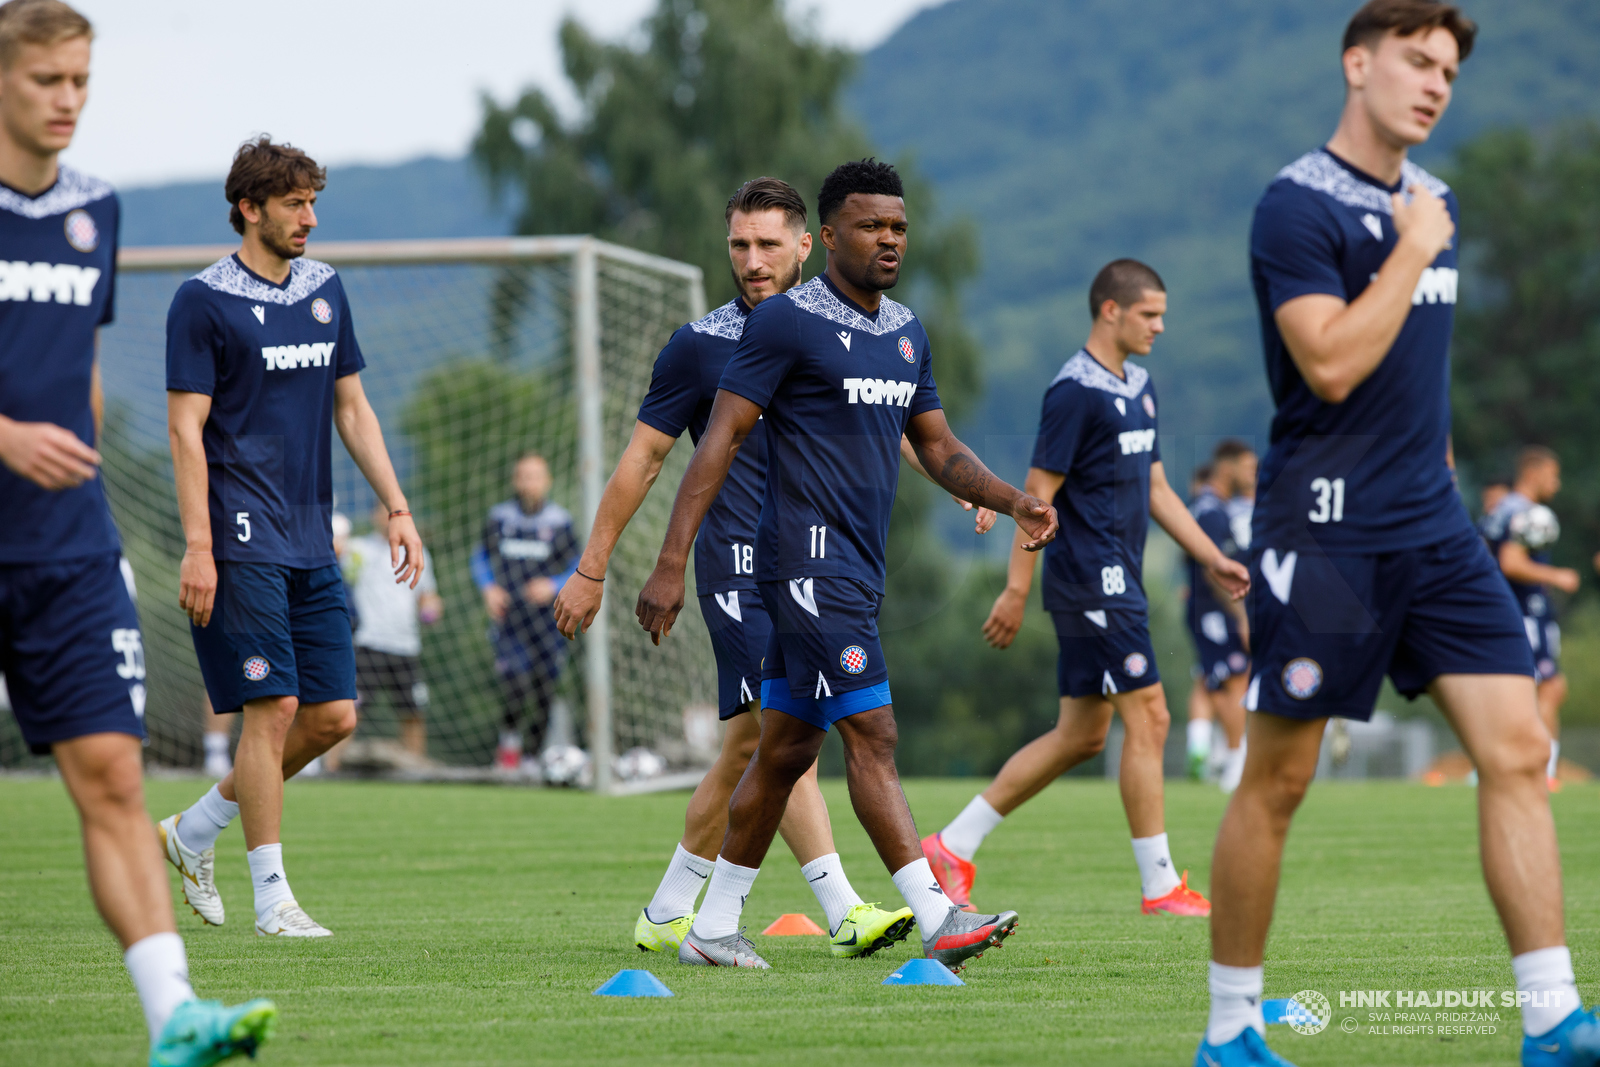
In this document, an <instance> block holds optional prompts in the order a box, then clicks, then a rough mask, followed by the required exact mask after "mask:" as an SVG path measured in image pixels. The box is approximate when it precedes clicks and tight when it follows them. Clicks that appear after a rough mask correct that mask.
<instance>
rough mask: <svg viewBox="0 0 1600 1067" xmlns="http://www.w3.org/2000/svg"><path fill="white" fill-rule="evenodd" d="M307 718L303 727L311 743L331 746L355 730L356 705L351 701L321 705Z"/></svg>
mask: <svg viewBox="0 0 1600 1067" xmlns="http://www.w3.org/2000/svg"><path fill="white" fill-rule="evenodd" d="M308 719H309V721H307V722H306V723H305V728H306V733H307V734H308V735H309V738H308V739H309V740H310V741H311V742H312V744H313V745H317V746H323V747H325V748H331V747H333V746H334V745H337V744H338V743H339V742H340V741H343V740H344V739H345V738H347V737H349V736H350V735H351V734H353V733H355V732H356V706H355V704H354V703H353V702H352V701H348V700H341V701H337V702H335V703H332V704H324V705H321V706H320V707H319V708H318V709H317V711H316V713H315V714H314V715H311V716H308Z"/></svg>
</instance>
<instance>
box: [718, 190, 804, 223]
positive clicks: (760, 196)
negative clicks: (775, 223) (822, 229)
mask: <svg viewBox="0 0 1600 1067" xmlns="http://www.w3.org/2000/svg"><path fill="white" fill-rule="evenodd" d="M735 211H743V212H747V213H748V212H752V211H782V212H783V218H784V221H785V222H787V223H788V224H789V225H790V226H791V227H793V228H795V229H799V230H803V229H805V228H806V201H805V197H803V196H801V195H800V194H799V193H797V192H795V189H794V186H792V185H790V184H789V183H788V182H786V181H784V180H783V179H781V178H751V179H750V180H749V181H747V182H745V183H744V184H743V185H741V186H739V188H738V189H737V190H735V191H734V194H733V195H732V196H730V197H728V210H727V213H726V214H725V215H724V216H723V220H722V221H723V222H732V221H733V213H734V212H735Z"/></svg>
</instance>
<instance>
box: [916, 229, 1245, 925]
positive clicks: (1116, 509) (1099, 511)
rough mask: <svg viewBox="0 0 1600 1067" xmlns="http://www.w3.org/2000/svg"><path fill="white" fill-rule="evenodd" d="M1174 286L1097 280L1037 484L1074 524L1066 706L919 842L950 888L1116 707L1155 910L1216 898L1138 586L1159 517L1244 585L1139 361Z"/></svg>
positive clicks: (1027, 567)
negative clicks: (1203, 520)
mask: <svg viewBox="0 0 1600 1067" xmlns="http://www.w3.org/2000/svg"><path fill="white" fill-rule="evenodd" d="M1166 310H1167V291H1166V285H1165V284H1164V283H1163V282H1162V281H1161V278H1160V276H1159V275H1157V274H1156V272H1155V271H1153V270H1151V269H1150V268H1149V267H1148V266H1146V265H1145V264H1143V263H1140V262H1138V261H1137V260H1132V259H1119V260H1116V261H1114V262H1112V263H1108V264H1106V266H1105V267H1103V268H1102V269H1101V270H1100V273H1099V274H1097V275H1096V276H1095V279H1094V282H1093V283H1092V284H1091V285H1090V287H1089V313H1090V316H1091V318H1092V320H1093V325H1092V326H1091V327H1090V330H1089V339H1088V340H1087V341H1086V342H1085V343H1084V346H1083V347H1082V348H1080V349H1079V350H1078V351H1077V352H1076V353H1074V354H1073V356H1072V358H1071V359H1069V360H1067V361H1066V363H1065V364H1063V365H1062V367H1061V370H1060V371H1059V372H1058V373H1057V374H1056V376H1055V379H1054V380H1053V381H1052V382H1051V383H1050V386H1049V388H1048V389H1046V390H1045V395H1044V403H1043V410H1042V412H1041V414H1040V418H1039V434H1038V437H1037V438H1036V441H1035V444H1034V449H1033V460H1032V463H1031V464H1030V466H1029V469H1028V479H1027V483H1026V491H1027V492H1028V493H1030V494H1032V495H1034V496H1037V497H1040V498H1041V499H1045V500H1051V501H1053V502H1054V504H1055V507H1056V510H1057V512H1058V513H1059V514H1060V515H1061V528H1062V536H1061V537H1059V538H1057V539H1056V541H1055V543H1054V544H1052V545H1051V546H1050V547H1049V548H1048V549H1046V550H1045V579H1044V583H1045V584H1044V607H1045V610H1046V611H1048V612H1050V617H1051V619H1052V620H1053V621H1054V623H1055V630H1056V635H1057V640H1058V642H1059V644H1060V657H1059V659H1058V660H1057V668H1056V677H1057V680H1058V683H1059V690H1060V693H1061V715H1060V719H1059V721H1058V722H1057V725H1056V728H1055V729H1054V730H1052V731H1050V732H1049V733H1047V734H1045V735H1044V736H1043V737H1039V738H1037V739H1035V740H1034V741H1032V742H1030V743H1029V744H1027V745H1025V746H1024V747H1023V748H1022V749H1020V750H1019V751H1018V752H1017V753H1016V754H1014V755H1013V756H1012V757H1011V758H1010V759H1009V760H1007V761H1006V764H1005V766H1004V767H1002V768H1000V773H999V775H998V776H996V778H995V780H994V782H993V783H991V784H990V786H989V788H988V789H986V790H984V791H983V793H981V794H980V795H978V796H976V797H973V798H972V801H971V803H969V804H968V805H967V806H966V808H965V809H963V810H962V812H961V813H960V814H959V815H957V816H956V818H955V819H954V820H953V821H951V823H950V824H949V825H948V826H946V827H945V828H944V829H943V830H941V831H939V832H938V833H934V834H929V835H928V836H927V837H926V838H924V839H923V841H922V849H923V854H924V855H925V856H926V857H927V858H928V862H929V863H930V864H931V866H932V869H933V873H934V874H935V875H936V876H937V877H938V879H939V884H940V885H942V886H943V887H944V891H945V893H947V894H948V895H949V897H950V899H951V900H952V901H954V902H955V903H957V904H960V905H962V906H968V905H970V902H971V899H972V881H973V878H974V876H975V875H976V873H977V870H976V867H975V866H974V864H973V862H972V858H973V856H974V855H975V854H976V853H977V850H978V846H979V845H981V844H982V843H983V839H984V838H985V837H986V836H987V835H988V834H989V833H990V832H991V831H992V830H994V828H995V827H997V826H998V825H1000V820H1001V819H1003V818H1005V816H1007V815H1009V814H1011V812H1013V811H1015V810H1016V809H1017V808H1018V807H1020V806H1021V805H1022V804H1023V803H1024V802H1026V801H1027V800H1028V799H1029V798H1030V797H1032V796H1034V795H1035V794H1037V793H1038V792H1039V791H1040V790H1042V789H1044V787H1045V786H1047V785H1049V784H1050V783H1051V782H1053V781H1054V780H1055V779H1056V778H1058V777H1060V776H1061V775H1062V774H1063V773H1065V772H1066V771H1067V770H1068V769H1070V768H1072V767H1074V766H1076V765H1078V764H1079V763H1082V762H1083V761H1084V760H1086V759H1088V758H1090V757H1091V756H1093V755H1094V754H1095V753H1097V752H1099V751H1100V750H1101V749H1102V748H1103V747H1104V746H1105V740H1106V733H1107V731H1109V730H1110V728H1111V716H1112V713H1113V711H1115V712H1116V713H1117V714H1118V715H1121V716H1122V722H1123V725H1124V727H1125V728H1126V730H1127V733H1126V740H1125V741H1124V742H1123V746H1122V764H1121V770H1120V774H1119V779H1118V780H1119V783H1120V787H1121V790H1122V805H1123V808H1124V809H1125V811H1126V812H1127V816H1128V826H1129V828H1130V830H1131V831H1132V834H1133V855H1134V860H1135V862H1136V863H1137V866H1138V870H1139V881H1140V885H1141V889H1142V892H1143V898H1142V904H1141V908H1142V910H1143V911H1144V912H1145V913H1146V914H1152V913H1156V912H1165V913H1168V914H1171V915H1195V916H1204V915H1206V914H1207V913H1208V912H1209V910H1210V905H1209V904H1207V903H1206V899H1205V897H1203V896H1201V895H1200V894H1199V893H1197V892H1195V891H1194V890H1192V889H1190V888H1189V878H1188V874H1187V873H1185V874H1184V875H1183V877H1182V878H1180V877H1179V876H1178V873H1177V870H1176V869H1175V868H1174V866H1173V862H1172V853H1171V850H1170V849H1169V848H1168V845H1167V834H1166V825H1165V814H1164V812H1163V799H1162V769H1161V763H1162V749H1163V747H1164V746H1165V744H1166V739H1167V726H1168V724H1169V723H1170V722H1171V716H1170V714H1169V713H1168V711H1167V700H1166V696H1165V694H1164V692H1163V690H1162V688H1161V684H1160V675H1159V673H1158V672H1157V671H1156V662H1155V651H1154V649H1152V648H1151V646H1150V624H1149V617H1148V616H1149V608H1148V604H1147V602H1146V600H1145V594H1144V587H1143V585H1142V584H1141V572H1142V569H1143V563H1144V543H1145V537H1146V535H1147V534H1148V532H1149V529H1150V520H1151V518H1154V519H1155V520H1156V522H1158V523H1160V524H1161V526H1162V528H1163V529H1165V530H1166V531H1167V532H1168V533H1169V534H1171V535H1172V537H1173V539H1174V540H1175V541H1177V542H1178V544H1179V546H1181V547H1182V548H1183V549H1184V550H1185V551H1186V552H1188V553H1189V554H1190V555H1191V556H1194V557H1195V558H1196V559H1199V560H1201V561H1202V562H1203V564H1204V566H1205V574H1206V576H1207V578H1209V579H1211V580H1214V581H1215V582H1217V584H1218V588H1219V590H1220V592H1221V595H1222V596H1224V597H1228V598H1237V597H1239V596H1242V595H1243V593H1244V591H1245V589H1246V588H1247V587H1248V585H1249V577H1248V572H1247V571H1246V570H1245V568H1244V567H1243V566H1242V565H1241V564H1239V563H1236V562H1234V561H1233V560H1231V559H1229V558H1228V557H1227V556H1226V555H1224V554H1223V551H1222V549H1221V548H1219V547H1218V546H1217V545H1216V544H1215V543H1214V542H1212V540H1211V539H1210V538H1209V537H1207V536H1206V534H1205V532H1204V531H1203V530H1201V528H1200V527H1199V526H1198V525H1197V524H1196V523H1195V521H1194V519H1193V518H1192V517H1190V515H1189V510H1188V508H1186V507H1185V506H1184V503H1183V500H1182V499H1181V498H1180V497H1179V496H1178V494H1177V493H1176V492H1174V491H1173V489H1172V487H1171V486H1169V485H1168V484H1167V478H1166V475H1165V474H1164V473H1163V468H1162V465H1161V446H1160V444H1159V443H1158V442H1157V440H1156V399H1155V388H1154V386H1153V385H1152V384H1151V381H1150V375H1149V373H1148V372H1147V371H1146V370H1145V369H1144V368H1143V367H1141V366H1139V365H1138V364H1136V363H1132V362H1130V357H1132V356H1135V355H1140V356H1143V355H1149V353H1150V349H1151V348H1152V346H1154V344H1155V340H1156V338H1157V337H1158V336H1159V335H1160V334H1161V333H1162V331H1163V330H1164V329H1165V326H1164V324H1163V321H1162V317H1163V316H1164V315H1165V313H1166ZM1027 547H1028V546H1027V536H1026V534H1025V533H1024V532H1022V531H1021V530H1019V531H1018V534H1017V537H1016V541H1015V543H1014V544H1013V547H1012V552H1011V566H1010V568H1009V570H1008V572H1007V576H1006V587H1005V590H1004V591H1003V592H1001V594H1000V596H999V597H997V598H996V599H995V602H994V608H993V609H992V610H991V611H990V613H989V617H988V618H987V619H986V620H985V621H984V624H983V635H984V637H985V639H987V640H988V642H989V643H990V644H991V645H993V646H994V647H996V648H1006V647H1008V646H1009V645H1010V644H1011V642H1012V640H1013V639H1015V637H1016V636H1017V631H1018V630H1019V629H1021V628H1022V613H1023V608H1024V606H1025V605H1026V604H1027V602H1028V591H1029V589H1030V588H1031V587H1032V585H1033V556H1031V555H1029V554H1028V551H1027Z"/></svg>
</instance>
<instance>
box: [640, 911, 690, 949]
mask: <svg viewBox="0 0 1600 1067" xmlns="http://www.w3.org/2000/svg"><path fill="white" fill-rule="evenodd" d="M693 925H694V912H692V911H691V912H690V913H689V914H688V915H680V916H678V917H677V918H676V919H668V920H667V921H666V922H664V923H658V922H654V921H652V920H651V918H650V909H649V908H641V909H640V910H639V921H638V922H636V923H634V924H633V943H634V944H636V945H638V946H639V951H640V952H672V953H676V952H677V951H678V946H679V945H682V944H683V939H684V938H685V937H687V936H688V934H689V927H691V926H693Z"/></svg>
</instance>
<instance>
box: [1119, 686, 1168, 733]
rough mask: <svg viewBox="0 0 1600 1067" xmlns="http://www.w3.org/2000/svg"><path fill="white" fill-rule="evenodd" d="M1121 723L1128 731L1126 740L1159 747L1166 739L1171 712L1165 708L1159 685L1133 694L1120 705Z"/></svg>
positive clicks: (1164, 698) (1165, 703)
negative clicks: (1132, 696)
mask: <svg viewBox="0 0 1600 1067" xmlns="http://www.w3.org/2000/svg"><path fill="white" fill-rule="evenodd" d="M1121 711H1122V723H1123V726H1124V728H1126V730H1127V731H1128V735H1127V737H1128V742H1129V743H1133V744H1141V743H1142V744H1147V745H1155V746H1157V747H1160V746H1161V745H1163V744H1164V743H1165V742H1166V740H1167V731H1168V730H1169V729H1171V727H1172V713H1171V712H1169V711H1168V710H1167V700H1166V697H1165V696H1164V695H1163V694H1162V692H1161V689H1160V687H1159V686H1151V687H1150V688H1149V689H1146V690H1143V691H1142V692H1140V693H1137V694H1134V699H1131V700H1128V701H1126V702H1125V703H1124V704H1123V706H1122V709H1121Z"/></svg>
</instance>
